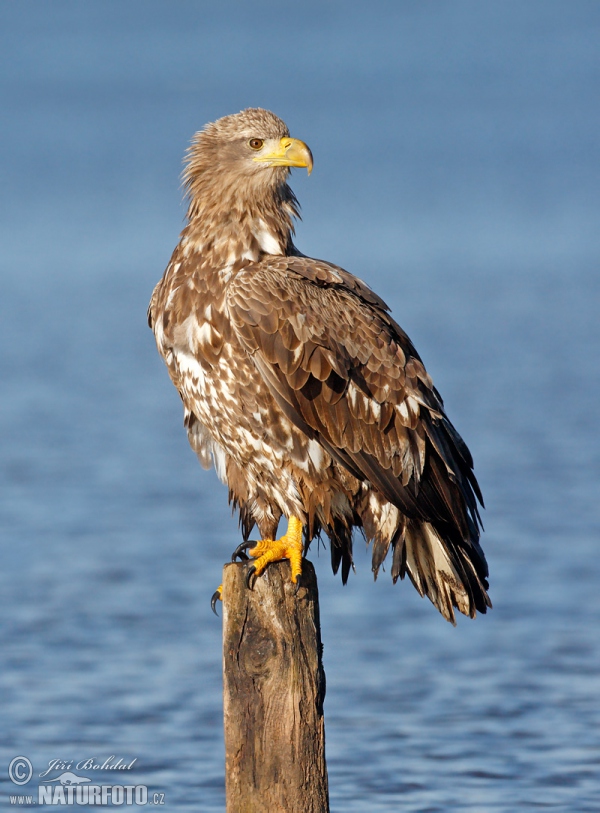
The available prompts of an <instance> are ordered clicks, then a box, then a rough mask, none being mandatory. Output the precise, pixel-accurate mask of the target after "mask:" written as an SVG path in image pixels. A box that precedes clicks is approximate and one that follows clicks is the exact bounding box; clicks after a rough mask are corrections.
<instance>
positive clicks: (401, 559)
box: [148, 109, 491, 623]
mask: <svg viewBox="0 0 600 813" xmlns="http://www.w3.org/2000/svg"><path fill="white" fill-rule="evenodd" d="M187 158H188V160H187V167H186V169H185V172H184V181H185V185H186V188H187V192H188V195H189V209H188V223H187V225H186V227H185V228H184V230H183V232H182V234H181V240H180V242H179V244H178V246H177V248H176V249H175V251H174V252H173V256H172V258H171V261H170V263H169V265H168V267H167V270H166V271H165V274H164V276H163V278H162V280H161V281H160V282H159V283H158V285H157V286H156V288H155V290H154V293H153V295H152V300H151V302H150V307H149V311H148V320H149V324H150V326H151V327H152V329H153V331H154V334H155V337H156V343H157V345H158V350H159V352H160V354H161V355H162V357H163V358H164V360H165V362H166V364H167V367H168V370H169V374H170V376H171V379H172V381H173V383H174V384H175V386H176V387H177V389H178V391H179V394H180V396H181V399H182V401H183V406H184V414H185V417H184V422H185V426H186V429H187V433H188V437H189V441H190V444H191V446H192V448H193V450H194V451H195V452H196V454H197V455H198V458H199V459H200V462H201V463H202V465H203V466H205V467H208V466H210V464H211V462H212V463H214V465H215V468H216V470H217V473H218V475H219V477H220V478H221V480H223V482H224V483H226V484H227V486H228V487H229V495H230V500H231V501H232V502H233V504H234V506H236V507H237V508H238V509H239V512H240V522H241V525H242V529H243V535H244V540H245V543H247V540H248V537H249V534H250V532H251V530H252V528H253V527H254V526H255V525H257V526H258V530H259V532H260V535H261V541H260V542H258V543H247V544H246V545H242V546H240V548H243V547H250V550H249V553H250V555H251V556H252V557H253V559H254V562H253V568H252V570H251V572H252V573H255V575H256V576H258V575H260V573H261V572H262V571H263V570H264V569H265V567H266V566H267V565H268V563H269V562H271V561H275V560H279V559H284V558H287V559H289V560H290V564H291V572H292V581H294V582H296V581H297V577H298V576H299V575H300V573H301V569H302V556H303V555H304V553H305V552H306V549H307V548H308V545H309V544H310V541H311V540H312V539H313V538H314V536H315V535H316V534H319V533H321V532H324V533H325V534H326V535H327V536H328V537H329V540H330V549H331V562H332V566H333V570H334V572H337V571H338V569H339V567H340V565H341V572H342V580H343V581H344V582H345V581H346V579H347V577H348V573H349V571H350V568H351V567H352V566H353V561H352V531H353V528H360V529H361V530H362V532H363V533H364V535H365V536H366V538H367V540H369V541H370V542H371V543H372V546H373V559H372V562H373V572H374V573H375V575H377V573H378V571H379V569H380V567H381V565H382V563H383V561H384V559H385V558H386V556H387V554H388V553H389V552H390V548H391V575H392V578H393V580H394V581H396V580H397V579H398V578H400V579H402V578H404V576H405V575H406V574H408V576H409V577H410V579H411V581H412V582H413V584H414V585H415V587H416V588H417V590H418V591H419V593H420V594H421V595H422V596H423V595H425V596H428V598H429V599H430V600H431V601H432V602H433V604H435V606H436V607H437V608H438V610H439V611H440V612H441V613H442V615H443V616H444V617H445V618H447V619H448V620H449V621H452V622H453V623H454V609H453V608H455V607H456V608H458V610H460V612H461V613H464V614H465V615H468V616H471V617H474V616H475V614H476V611H477V610H479V611H480V612H482V613H485V611H486V609H487V608H488V607H491V603H490V600H489V598H488V595H487V592H486V591H487V587H488V583H487V575H488V570H487V564H486V561H485V557H484V554H483V551H482V549H481V547H480V545H479V528H480V519H479V513H478V507H477V501H478V500H479V501H480V502H481V493H480V490H479V486H478V485H477V481H476V479H475V476H474V474H473V461H472V458H471V454H470V453H469V450H468V449H467V447H466V445H465V443H464V441H463V440H462V439H461V437H460V436H459V434H458V433H457V431H456V430H455V429H454V427H453V426H452V424H451V423H450V421H449V420H448V418H447V417H446V414H445V412H444V406H443V403H442V399H441V397H440V395H439V393H438V392H437V390H436V389H435V387H434V386H433V384H432V381H431V378H430V377H429V375H428V374H427V372H426V370H425V367H424V366H423V363H422V361H421V359H420V358H419V355H418V353H417V352H416V350H415V348H414V347H413V345H412V343H411V341H410V339H409V338H408V336H407V335H406V334H405V333H404V331H403V330H402V328H400V327H399V325H397V324H396V322H395V321H394V320H393V319H392V317H391V316H390V315H389V312H388V308H387V306H386V304H385V303H384V302H383V300H381V299H380V298H379V297H378V296H377V295H376V294H375V293H373V291H371V289H370V288H369V287H367V285H365V283H363V282H361V280H359V279H357V278H356V277H354V276H353V275H352V274H349V273H348V272H347V271H344V270H343V269H342V268H338V267H337V266H335V265H332V264H331V263H328V262H324V261H323V260H314V259H312V258H310V257H305V256H304V255H303V254H301V253H300V252H299V251H298V249H297V248H296V247H295V246H294V243H293V240H292V236H293V234H294V227H293V219H294V218H295V217H298V216H299V212H298V209H299V207H298V202H297V200H296V198H295V196H294V193H293V192H292V190H291V189H290V187H289V186H288V184H287V179H288V175H289V173H290V167H307V168H308V171H309V172H310V171H311V169H312V155H311V152H310V150H309V148H308V147H307V146H306V144H304V143H303V142H302V141H298V140H297V139H294V138H290V136H289V132H288V129H287V127H286V125H285V124H284V123H283V121H281V119H279V118H277V116H275V115H274V114H273V113H271V112H269V111H267V110H261V109H249V110H244V111H243V112H241V113H238V114H236V115H233V116H226V117H225V118H222V119H219V120H218V121H216V122H214V123H212V124H208V125H207V126H206V127H205V128H204V130H202V131H201V132H199V133H197V135H196V136H195V138H194V140H193V143H192V146H191V147H190V149H189V152H188V156H187ZM282 516H285V517H286V519H287V520H288V529H287V531H286V533H285V534H284V536H283V537H281V538H280V539H279V540H275V534H276V531H277V526H278V523H279V520H280V519H281V517H282Z"/></svg>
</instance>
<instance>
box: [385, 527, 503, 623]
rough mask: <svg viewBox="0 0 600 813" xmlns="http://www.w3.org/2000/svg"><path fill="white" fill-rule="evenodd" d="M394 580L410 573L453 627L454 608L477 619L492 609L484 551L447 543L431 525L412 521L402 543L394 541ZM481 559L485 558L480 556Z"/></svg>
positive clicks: (418, 588)
mask: <svg viewBox="0 0 600 813" xmlns="http://www.w3.org/2000/svg"><path fill="white" fill-rule="evenodd" d="M394 541H395V544H394V557H393V565H392V576H393V577H394V581H395V580H396V579H397V578H401V579H403V578H404V576H405V574H406V573H408V575H409V578H410V580H411V581H412V583H413V584H414V586H415V587H416V589H417V590H418V591H419V593H420V595H421V596H427V598H429V600H430V601H431V602H432V604H434V605H435V606H436V607H437V609H438V610H439V611H440V613H441V614H442V615H443V616H444V618H445V619H446V620H447V621H450V623H451V624H454V625H456V619H455V617H454V608H455V607H456V608H457V609H458V610H459V611H460V612H461V613H463V614H464V615H467V616H469V617H470V618H474V617H475V615H476V611H477V610H479V612H480V613H485V612H486V611H487V608H488V607H490V608H491V606H492V603H491V601H490V598H489V596H488V594H487V592H486V590H487V587H488V584H487V580H486V578H485V575H484V573H485V572H486V571H487V567H486V565H485V559H484V560H483V562H481V561H479V555H480V552H481V549H479V551H476V550H475V549H473V550H472V551H471V556H470V555H469V553H470V552H469V551H468V550H466V549H464V548H462V547H461V548H459V547H457V546H456V545H454V544H453V543H451V542H450V543H448V542H444V540H442V539H441V538H440V536H439V535H438V533H437V532H436V530H435V529H434V528H433V526H432V525H431V524H430V523H428V522H418V521H409V522H408V523H407V526H406V530H405V533H404V535H403V539H397V540H394ZM481 555H482V554H481Z"/></svg>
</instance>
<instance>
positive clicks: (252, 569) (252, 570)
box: [245, 565, 256, 590]
mask: <svg viewBox="0 0 600 813" xmlns="http://www.w3.org/2000/svg"><path fill="white" fill-rule="evenodd" d="M255 573H256V568H255V567H254V565H251V566H250V567H249V568H248V572H247V573H246V579H245V582H246V587H247V588H248V590H253V589H254V584H250V580H251V579H252V576H254V574H255Z"/></svg>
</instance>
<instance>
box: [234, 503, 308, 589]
mask: <svg viewBox="0 0 600 813" xmlns="http://www.w3.org/2000/svg"><path fill="white" fill-rule="evenodd" d="M250 545H254V547H252V548H251V549H250V550H249V551H248V553H249V554H250V556H252V558H253V559H254V564H253V565H252V567H250V568H249V570H248V573H247V574H246V586H247V587H250V582H251V580H252V577H253V576H260V575H261V573H263V572H264V570H265V568H266V567H267V565H268V564H270V563H271V562H279V561H281V560H282V559H288V560H289V562H290V567H291V570H292V583H293V584H295V585H296V587H297V585H298V577H299V576H300V575H301V574H302V522H301V521H300V520H299V519H297V518H296V517H290V519H289V521H288V529H287V531H286V532H285V534H284V535H283V536H282V537H281V538H280V539H261V540H260V541H259V542H250V543H244V544H243V545H240V546H239V547H238V550H240V549H245V548H248V547H250ZM236 552H237V551H236Z"/></svg>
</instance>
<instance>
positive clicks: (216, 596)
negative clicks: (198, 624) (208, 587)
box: [210, 584, 223, 617]
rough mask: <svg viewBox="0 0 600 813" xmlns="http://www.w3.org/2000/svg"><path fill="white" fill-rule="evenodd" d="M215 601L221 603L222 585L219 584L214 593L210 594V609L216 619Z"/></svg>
mask: <svg viewBox="0 0 600 813" xmlns="http://www.w3.org/2000/svg"><path fill="white" fill-rule="evenodd" d="M217 601H223V585H222V584H220V585H219V586H218V587H217V589H216V590H215V592H214V593H213V594H212V598H211V600H210V608H211V610H212V611H213V613H214V614H215V615H216V616H217V617H218V615H219V613H218V612H217Z"/></svg>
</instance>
